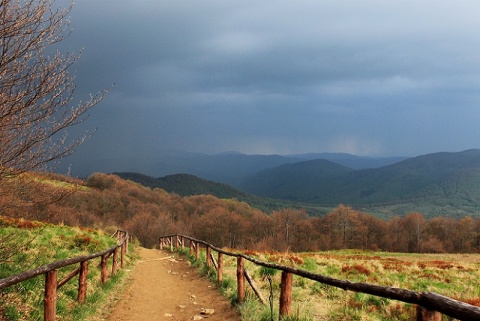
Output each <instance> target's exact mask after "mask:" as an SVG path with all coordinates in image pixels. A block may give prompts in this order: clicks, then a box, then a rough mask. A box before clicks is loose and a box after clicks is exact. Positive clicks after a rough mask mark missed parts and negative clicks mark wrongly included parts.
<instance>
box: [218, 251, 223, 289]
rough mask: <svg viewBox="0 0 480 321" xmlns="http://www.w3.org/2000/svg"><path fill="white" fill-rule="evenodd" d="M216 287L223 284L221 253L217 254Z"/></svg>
mask: <svg viewBox="0 0 480 321" xmlns="http://www.w3.org/2000/svg"><path fill="white" fill-rule="evenodd" d="M217 281H218V285H219V286H222V282H223V253H220V252H218V269H217Z"/></svg>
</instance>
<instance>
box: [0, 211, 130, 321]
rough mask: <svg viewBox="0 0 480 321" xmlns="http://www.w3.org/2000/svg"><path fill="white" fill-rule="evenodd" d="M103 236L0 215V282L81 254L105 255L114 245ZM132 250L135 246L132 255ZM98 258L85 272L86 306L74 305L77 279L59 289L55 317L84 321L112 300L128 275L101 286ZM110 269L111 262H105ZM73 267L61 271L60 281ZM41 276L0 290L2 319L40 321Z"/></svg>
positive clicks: (120, 273) (120, 274) (119, 274)
mask: <svg viewBox="0 0 480 321" xmlns="http://www.w3.org/2000/svg"><path fill="white" fill-rule="evenodd" d="M110 235H111V234H108V233H107V232H105V231H102V230H97V229H91V228H81V227H68V226H61V225H60V226H58V225H53V224H48V223H42V222H36V221H28V220H23V219H12V218H6V217H1V216H0V279H1V278H5V277H7V276H11V275H15V274H18V273H21V272H24V271H27V270H30V269H33V268H36V267H39V266H41V265H44V264H48V263H52V262H55V261H59V260H64V259H68V258H72V257H76V256H80V255H87V254H92V253H96V252H100V251H103V250H105V249H107V248H110V247H112V246H114V245H115V243H116V241H115V239H114V238H111V237H110ZM133 250H134V245H132V246H131V249H130V251H133ZM134 261H135V255H129V256H127V258H126V262H125V264H126V266H127V267H128V266H131V265H132V264H133V263H134ZM99 263H100V262H99V259H98V260H95V261H92V264H91V265H90V267H89V269H88V285H87V296H86V302H85V303H84V304H78V302H77V294H78V292H77V291H78V281H76V280H78V277H77V278H75V279H73V280H71V281H70V282H68V283H66V284H65V285H64V286H62V287H61V288H59V290H58V292H57V293H58V300H57V317H58V318H59V319H61V320H69V321H70V320H71V321H74V320H75V321H84V320H90V319H89V318H91V317H92V316H94V315H98V314H99V311H98V309H99V307H101V306H104V305H105V304H106V302H107V300H109V299H110V298H111V295H112V293H113V290H115V289H118V288H119V287H120V286H121V284H122V281H123V280H124V279H125V276H126V269H120V270H119V271H118V272H117V274H116V275H115V276H113V277H111V278H107V283H106V284H105V285H102V283H101V278H100V269H99V268H98V265H99ZM108 264H109V265H108V269H109V271H110V269H111V260H109V261H108ZM75 268H77V265H71V266H67V267H64V268H61V269H59V272H58V273H59V275H58V279H59V280H61V279H62V278H63V277H64V276H66V275H68V274H69V273H70V272H71V271H73V270H74V269H75ZM44 288H45V277H44V276H43V275H40V276H37V277H35V278H33V279H30V280H27V281H24V282H21V283H18V284H16V285H13V286H11V287H8V288H5V289H3V290H2V291H1V296H0V315H1V316H3V318H2V320H8V321H17V320H43V299H44Z"/></svg>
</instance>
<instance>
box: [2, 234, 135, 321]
mask: <svg viewBox="0 0 480 321" xmlns="http://www.w3.org/2000/svg"><path fill="white" fill-rule="evenodd" d="M114 236H116V237H117V239H118V240H119V243H118V244H117V245H115V246H113V247H111V248H109V249H106V250H105V251H102V252H97V253H94V254H91V255H84V256H77V257H74V258H70V259H66V260H62V261H56V262H53V263H50V264H46V265H42V266H40V267H38V268H36V269H33V270H29V271H26V272H23V273H20V274H17V275H12V276H9V277H6V278H4V279H0V290H2V289H5V288H8V287H9V286H12V285H15V284H17V283H21V282H23V281H26V280H29V279H31V278H34V277H36V276H39V275H41V274H44V275H45V297H44V320H45V321H54V320H55V316H56V304H57V289H58V288H60V287H61V286H62V285H64V284H66V283H67V282H68V281H70V280H71V279H73V278H74V277H75V276H77V275H79V280H78V297H77V300H78V302H80V303H84V302H85V297H86V293H87V274H88V262H89V261H90V260H93V259H95V258H98V257H101V263H100V267H101V282H102V283H103V284H105V283H106V281H107V260H108V259H109V258H110V256H112V255H113V263H112V272H111V274H112V275H115V274H116V272H117V269H118V266H117V260H118V249H119V248H120V256H121V259H120V267H121V268H123V265H124V256H125V253H127V251H128V238H129V235H128V233H127V232H125V231H121V230H117V231H116V232H115V233H114V234H113V235H112V237H114ZM78 263H80V266H79V267H78V268H77V269H75V270H74V271H72V272H71V273H69V274H68V275H67V276H66V277H65V278H64V279H63V280H60V281H58V280H57V275H58V269H60V268H62V267H66V266H69V265H72V264H78Z"/></svg>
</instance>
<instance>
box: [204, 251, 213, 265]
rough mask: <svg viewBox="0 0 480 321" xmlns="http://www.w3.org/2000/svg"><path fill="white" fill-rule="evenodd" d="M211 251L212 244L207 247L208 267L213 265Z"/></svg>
mask: <svg viewBox="0 0 480 321" xmlns="http://www.w3.org/2000/svg"><path fill="white" fill-rule="evenodd" d="M211 253H212V249H211V248H210V246H208V245H207V248H206V262H205V264H206V265H207V268H211V267H212V258H211V257H210V254H211Z"/></svg>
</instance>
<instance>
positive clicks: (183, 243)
mask: <svg viewBox="0 0 480 321" xmlns="http://www.w3.org/2000/svg"><path fill="white" fill-rule="evenodd" d="M180 243H181V244H182V250H183V249H184V248H185V239H184V237H183V236H180Z"/></svg>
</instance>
